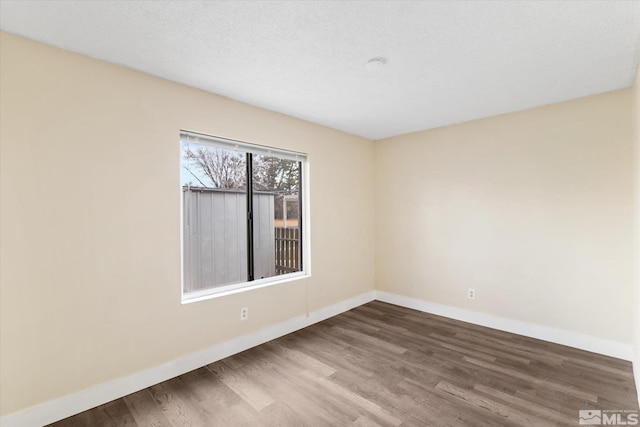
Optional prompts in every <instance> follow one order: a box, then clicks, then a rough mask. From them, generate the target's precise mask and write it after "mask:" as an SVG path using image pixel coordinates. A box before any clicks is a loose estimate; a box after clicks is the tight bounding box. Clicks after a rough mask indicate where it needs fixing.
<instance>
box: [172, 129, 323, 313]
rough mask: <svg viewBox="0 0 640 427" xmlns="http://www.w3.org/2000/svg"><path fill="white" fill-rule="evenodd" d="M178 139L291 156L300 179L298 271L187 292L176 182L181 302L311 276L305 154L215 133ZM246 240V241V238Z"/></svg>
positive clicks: (186, 134)
mask: <svg viewBox="0 0 640 427" xmlns="http://www.w3.org/2000/svg"><path fill="white" fill-rule="evenodd" d="M179 135H180V139H179V141H180V142H181V141H183V140H184V139H186V140H188V141H191V142H196V143H198V144H204V145H209V146H212V147H217V148H224V149H234V150H237V151H243V152H245V153H250V154H251V155H254V154H259V155H275V156H279V157H282V158H285V159H288V160H295V161H298V162H300V164H301V167H300V176H301V179H302V185H301V189H300V190H301V191H300V193H301V194H300V198H299V200H300V202H299V203H300V207H301V210H302V213H301V218H300V220H301V225H302V230H301V233H300V239H301V242H300V247H301V254H300V256H301V266H302V271H296V272H293V273H287V274H281V275H278V276H271V277H267V278H264V279H257V280H247V281H244V282H239V283H232V284H228V285H222V286H217V287H213V288H208V289H201V290H198V291H193V292H189V293H185V274H184V273H185V262H184V261H185V259H184V250H185V247H184V245H185V236H184V198H183V194H182V192H183V189H182V183H181V182H180V183H179V186H178V190H179V195H180V295H181V303H182V304H189V303H193V302H198V301H204V300H208V299H212V298H219V297H222V296H227V295H233V294H237V293H240V292H245V291H250V290H253V289H259V288H264V287H267V286H272V285H277V284H280V283H287V282H291V281H295V280H300V279H306V278H309V277H311V244H310V238H309V237H310V236H309V235H310V233H309V229H310V227H309V224H310V214H309V207H310V206H309V205H310V202H309V200H310V197H309V194H310V193H309V189H310V187H311V186H310V180H309V175H310V174H309V169H310V166H309V157H308V155H307V154H305V153H300V152H296V151H290V150H284V149H279V148H274V147H269V146H264V145H258V144H253V143H248V142H243V141H237V140H233V139H228V138H223V137H218V136H209V135H205V134H201V133H197V132H192V131H187V130H183V129H181V130H180V133H179ZM249 182H250V180H248V181H247V185H249ZM247 244H249V242H247Z"/></svg>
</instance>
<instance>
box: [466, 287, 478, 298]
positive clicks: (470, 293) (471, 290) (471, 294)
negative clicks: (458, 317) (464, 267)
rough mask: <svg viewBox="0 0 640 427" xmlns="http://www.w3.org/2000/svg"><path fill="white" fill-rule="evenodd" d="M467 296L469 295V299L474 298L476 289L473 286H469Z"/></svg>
mask: <svg viewBox="0 0 640 427" xmlns="http://www.w3.org/2000/svg"><path fill="white" fill-rule="evenodd" d="M467 296H468V297H469V299H476V290H475V289H473V288H469V290H468V291H467Z"/></svg>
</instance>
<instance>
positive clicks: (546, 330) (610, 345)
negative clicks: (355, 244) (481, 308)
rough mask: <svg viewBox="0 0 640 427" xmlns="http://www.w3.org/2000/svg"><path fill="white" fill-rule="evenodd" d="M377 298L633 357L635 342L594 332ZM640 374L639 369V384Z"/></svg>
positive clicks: (387, 295) (380, 295)
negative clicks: (574, 330)
mask: <svg viewBox="0 0 640 427" xmlns="http://www.w3.org/2000/svg"><path fill="white" fill-rule="evenodd" d="M376 299H377V300H379V301H383V302H388V303H390V304H395V305H399V306H402V307H407V308H412V309H414V310H419V311H424V312H425V313H431V314H436V315H438V316H443V317H448V318H450V319H456V320H461V321H463V322H469V323H473V324H476V325H480V326H486V327H488V328H492V329H498V330H501V331H505V332H511V333H514V334H518V335H524V336H527V337H530V338H536V339H540V340H544V341H549V342H553V343H556V344H562V345H566V346H569V347H574V348H579V349H581V350H586V351H591V352H594V353H600V354H604V355H606V356H611V357H616V358H618V359H624V360H633V355H634V352H633V346H632V345H631V344H625V343H621V342H617V341H611V340H606V339H604V338H598V337H594V336H590V335H585V334H580V333H578V332H571V331H567V330H563V329H556V328H551V327H548V326H542V325H537V324H535V323H529V322H522V321H520V320H512V319H507V318H505V317H499V316H493V315H491V314H485V313H480V312H477V311H471V310H465V309H463V308H458V307H452V306H449V305H443V304H437V303H434V302H429V301H424V300H420V299H417V298H410V297H405V296H402V295H397V294H392V293H389V292H383V291H376ZM636 372H637V371H636ZM637 378H638V375H637V373H636V384H638V382H637Z"/></svg>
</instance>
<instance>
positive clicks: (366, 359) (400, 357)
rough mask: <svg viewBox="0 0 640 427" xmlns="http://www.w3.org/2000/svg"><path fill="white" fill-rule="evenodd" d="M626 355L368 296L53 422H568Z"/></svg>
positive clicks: (611, 379) (626, 401) (619, 402)
mask: <svg viewBox="0 0 640 427" xmlns="http://www.w3.org/2000/svg"><path fill="white" fill-rule="evenodd" d="M580 409H583V410H585V409H600V410H620V409H623V410H635V411H637V410H638V403H637V401H636V391H635V386H634V381H633V376H632V370H631V363H629V362H626V361H623V360H619V359H613V358H610V357H605V356H601V355H598V354H594V353H588V352H585V351H581V350H576V349H573V348H569V347H564V346H560V345H556V344H551V343H548V342H545V341H539V340H535V339H531V338H526V337H522V336H519V335H513V334H509V333H506V332H500V331H496V330H493V329H487V328H483V327H479V326H474V325H471V324H468V323H463V322H458V321H454V320H450V319H446V318H442V317H438V316H434V315H429V314H425V313H421V312H417V311H414V310H409V309H405V308H402V307H397V306H394V305H390V304H385V303H382V302H377V301H375V302H371V303H369V304H366V305H363V306H361V307H358V308H356V309H354V310H351V311H349V312H346V313H343V314H341V315H339V316H336V317H334V318H331V319H329V320H326V321H324V322H321V323H318V324H316V325H313V326H311V327H308V328H306V329H303V330H301V331H298V332H296V333H293V334H290V335H287V336H285V337H282V338H279V339H277V340H274V341H271V342H269V343H266V344H263V345H261V346H258V347H255V348H253V349H251V350H248V351H245V352H243V353H240V354H237V355H235V356H232V357H229V358H227V359H224V360H221V361H219V362H216V363H213V364H211V365H208V366H206V367H204V368H201V369H198V370H195V371H192V372H190V373H187V374H185V375H182V376H180V377H177V378H174V379H172V380H169V381H166V382H163V383H161V384H158V385H155V386H153V387H150V388H148V389H145V390H142V391H140V392H137V393H134V394H131V395H129V396H126V397H124V398H122V399H118V400H115V401H113V402H111V403H108V404H105V405H102V406H99V407H97V408H95V409H92V410H90V411H86V412H83V413H81V414H78V415H76V416H74V417H71V418H67V419H65V420H62V421H60V422H58V423H55V424H53V425H55V426H59V427H60V426H83V427H84V426H225V427H226V426H252V427H253V426H295V427H298V426H312V427H316V426H492V425H510V426H511V425H513V426H563V425H567V426H575V425H578V410H580Z"/></svg>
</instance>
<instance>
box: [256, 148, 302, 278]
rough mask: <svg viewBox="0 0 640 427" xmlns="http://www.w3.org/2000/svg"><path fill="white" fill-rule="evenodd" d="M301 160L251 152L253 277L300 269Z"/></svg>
mask: <svg viewBox="0 0 640 427" xmlns="http://www.w3.org/2000/svg"><path fill="white" fill-rule="evenodd" d="M300 167H301V164H300V162H297V161H295V160H288V159H283V158H280V157H277V156H267V155H254V156H253V245H254V277H255V278H256V279H261V278H266V277H272V276H277V275H281V274H287V273H293V272H296V271H302V245H301V230H302V221H301V220H300V218H302V216H301V209H300V187H301V182H300V181H301V178H300V177H301V174H300V171H301V169H300Z"/></svg>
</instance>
